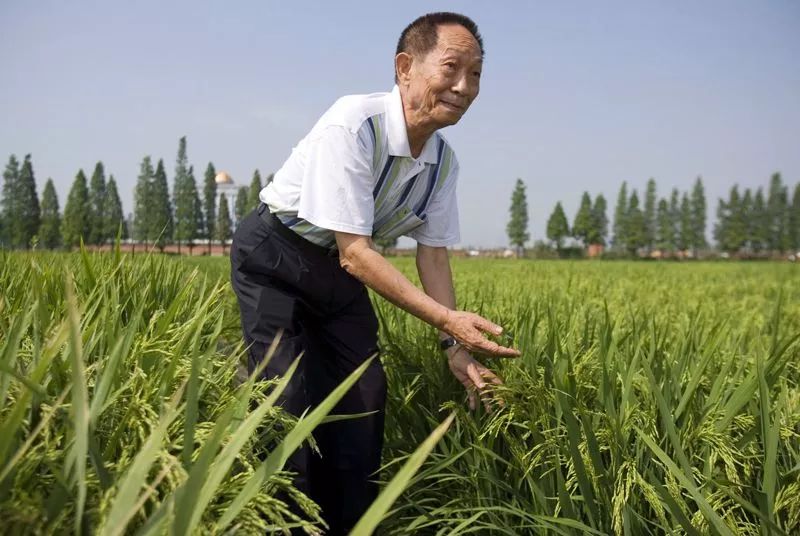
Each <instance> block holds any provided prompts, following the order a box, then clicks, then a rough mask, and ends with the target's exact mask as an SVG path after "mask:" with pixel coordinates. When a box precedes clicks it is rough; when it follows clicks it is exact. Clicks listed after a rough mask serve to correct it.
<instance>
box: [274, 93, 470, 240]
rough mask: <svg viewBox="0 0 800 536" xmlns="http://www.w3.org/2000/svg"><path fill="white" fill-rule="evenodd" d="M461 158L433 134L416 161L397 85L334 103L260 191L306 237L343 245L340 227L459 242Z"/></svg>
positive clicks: (368, 233)
mask: <svg viewBox="0 0 800 536" xmlns="http://www.w3.org/2000/svg"><path fill="white" fill-rule="evenodd" d="M457 178H458V162H457V160H456V157H455V154H454V153H453V150H452V149H451V148H450V146H449V145H448V143H447V141H446V140H445V139H444V137H443V136H442V135H441V134H439V133H438V132H436V133H434V134H433V135H432V136H431V137H430V138H429V139H428V141H427V142H426V143H425V146H424V148H423V150H422V153H421V154H420V156H419V158H416V159H415V158H413V157H412V156H411V151H410V149H409V145H408V134H407V132H406V123H405V117H404V114H403V106H402V103H401V100H400V90H399V88H398V87H397V86H395V87H394V89H393V90H392V91H391V93H373V94H370V95H348V96H346V97H342V98H341V99H339V100H338V101H336V102H335V103H334V105H333V106H331V107H330V109H328V111H326V112H325V114H323V116H322V117H321V118H320V120H319V121H318V122H317V124H316V125H314V128H312V129H311V132H309V134H308V135H307V136H306V137H305V138H303V139H302V140H301V141H300V143H298V144H297V146H296V147H295V148H294V149H293V150H292V154H291V155H290V156H289V158H288V159H287V160H286V162H285V163H284V164H283V166H282V167H281V168H280V169H279V170H278V171H277V172H276V173H275V177H274V180H273V181H272V182H271V183H270V184H269V185H267V186H266V187H265V188H264V189H263V190H261V193H260V196H259V197H260V198H261V201H263V202H264V203H266V204H267V205H268V206H269V210H270V212H272V213H274V214H276V215H277V216H278V217H279V218H280V220H281V221H282V222H283V223H284V224H285V225H286V226H287V227H289V228H291V229H292V230H293V231H295V232H296V233H298V234H299V235H300V236H302V237H303V238H305V239H307V240H309V241H311V242H314V243H315V244H319V245H321V246H324V247H327V248H334V247H335V246H336V239H335V237H334V231H341V232H346V233H353V234H359V235H364V236H371V237H372V238H373V239H391V238H396V237H398V236H409V237H411V238H413V239H415V240H416V241H417V242H419V243H420V244H424V245H427V246H451V245H453V244H456V243H457V242H458V241H459V230H458V207H457V203H456V182H457Z"/></svg>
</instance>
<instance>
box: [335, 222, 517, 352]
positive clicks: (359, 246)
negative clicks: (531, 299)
mask: <svg viewBox="0 0 800 536" xmlns="http://www.w3.org/2000/svg"><path fill="white" fill-rule="evenodd" d="M336 244H337V246H338V248H339V262H340V263H341V265H342V267H343V268H344V269H345V270H346V271H347V272H348V273H349V274H350V275H352V276H353V277H355V278H356V279H358V280H359V281H361V282H362V283H364V284H365V285H366V286H368V287H369V288H371V289H372V290H374V291H375V292H377V293H378V294H380V295H381V296H383V297H384V298H386V299H387V300H388V301H390V302H391V303H393V304H395V305H396V306H398V307H400V308H401V309H403V310H405V311H407V312H409V313H411V314H412V315H414V316H416V317H417V318H419V319H421V320H423V321H424V322H426V323H428V324H430V325H431V326H433V327H435V328H438V329H439V330H441V331H443V332H445V333H448V334H450V335H452V336H453V337H455V338H456V339H457V340H458V341H459V342H460V343H461V345H462V346H463V347H464V348H466V349H467V350H470V351H476V352H481V353H485V354H492V355H497V356H517V355H519V352H518V351H517V350H514V349H513V348H506V347H504V346H500V345H499V344H497V343H495V342H493V341H490V340H489V339H487V338H486V337H485V336H484V335H483V333H484V332H489V333H493V334H496V335H499V334H500V333H501V332H502V328H501V327H500V326H498V325H496V324H494V323H492V322H490V321H488V320H486V319H485V318H483V317H481V316H479V315H476V314H474V313H469V312H466V311H456V310H455V296H454V293H453V288H452V278H451V277H448V280H449V281H450V282H449V291H448V290H446V288H444V287H446V286H447V284H444V285H443V284H442V283H441V277H438V278H437V277H436V276H430V270H428V274H429V275H427V276H425V277H426V279H428V283H427V284H428V285H433V287H435V288H436V290H431V292H434V293H435V295H436V296H442V297H443V300H444V301H445V303H444V304H443V303H441V302H439V301H438V300H437V299H436V298H434V297H431V296H430V295H428V294H426V293H425V292H423V291H422V290H420V289H419V288H417V287H416V286H414V284H413V283H411V281H409V280H408V279H407V278H406V277H405V276H404V275H403V274H402V273H400V271H399V270H398V269H397V268H395V267H394V266H392V264H391V263H390V262H389V261H387V260H386V259H385V258H384V257H383V256H382V255H381V254H380V253H378V252H377V251H375V250H374V249H373V248H372V240H371V239H370V238H369V237H367V236H362V235H355V234H350V233H342V232H336ZM435 249H438V248H435ZM446 259H447V252H446V251H445V260H446ZM423 262H424V261H423ZM447 273H448V274H449V273H450V267H449V262H448V263H447ZM420 276H421V277H423V276H422V274H420ZM436 280H439V281H438V282H436ZM425 284H426V283H425V281H423V285H425ZM447 292H449V293H450V298H449V301H447V300H448V298H446V297H445V295H446V294H447ZM440 293H441V294H440Z"/></svg>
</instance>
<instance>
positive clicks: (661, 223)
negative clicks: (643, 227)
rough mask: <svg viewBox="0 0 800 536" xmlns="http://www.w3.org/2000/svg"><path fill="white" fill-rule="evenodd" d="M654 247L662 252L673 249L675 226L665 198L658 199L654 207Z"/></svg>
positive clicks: (669, 251) (668, 251)
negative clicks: (655, 207) (656, 207)
mask: <svg viewBox="0 0 800 536" xmlns="http://www.w3.org/2000/svg"><path fill="white" fill-rule="evenodd" d="M656 247H657V248H658V249H660V250H661V252H662V253H671V252H673V251H674V250H675V226H674V225H673V223H672V214H671V213H670V210H669V203H668V202H667V200H666V199H661V200H659V202H658V209H656Z"/></svg>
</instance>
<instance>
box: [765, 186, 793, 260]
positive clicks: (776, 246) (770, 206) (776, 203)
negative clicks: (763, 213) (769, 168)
mask: <svg viewBox="0 0 800 536" xmlns="http://www.w3.org/2000/svg"><path fill="white" fill-rule="evenodd" d="M788 205H789V195H788V192H787V191H786V187H785V186H784V185H783V181H782V180H781V174H780V173H773V175H772V177H771V179H770V183H769V196H768V197H767V221H768V222H769V223H768V225H769V235H768V239H767V240H768V245H769V249H770V250H771V251H773V252H782V251H786V250H787V249H789V229H788V227H789V226H788V219H789V218H788V216H789V213H788Z"/></svg>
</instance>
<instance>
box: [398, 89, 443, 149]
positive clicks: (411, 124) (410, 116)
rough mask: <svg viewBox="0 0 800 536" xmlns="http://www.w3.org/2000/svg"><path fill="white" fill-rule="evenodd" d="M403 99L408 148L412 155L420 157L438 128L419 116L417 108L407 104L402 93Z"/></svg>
mask: <svg viewBox="0 0 800 536" xmlns="http://www.w3.org/2000/svg"><path fill="white" fill-rule="evenodd" d="M401 101H402V102H403V116H404V117H405V121H406V136H407V137H408V148H409V150H410V151H411V156H413V157H414V158H419V155H420V154H422V149H424V148H425V143H426V142H427V141H428V138H430V137H431V136H432V135H433V133H434V132H436V131H437V130H438V129H437V128H436V127H435V126H434V125H432V124H431V123H430V121H424V118H421V117H419V116H418V114H417V112H416V110H413V109H411V108H410V107H409V106H408V105H407V104H406V101H405V99H403V98H402V93H401Z"/></svg>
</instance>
